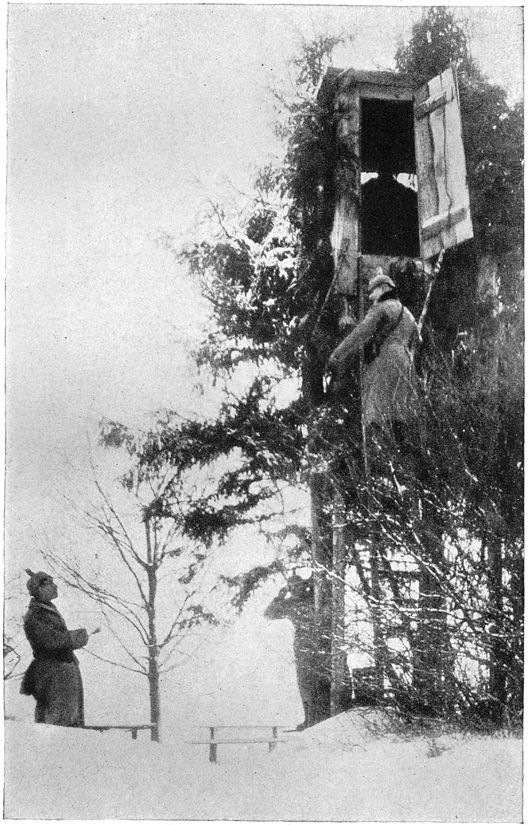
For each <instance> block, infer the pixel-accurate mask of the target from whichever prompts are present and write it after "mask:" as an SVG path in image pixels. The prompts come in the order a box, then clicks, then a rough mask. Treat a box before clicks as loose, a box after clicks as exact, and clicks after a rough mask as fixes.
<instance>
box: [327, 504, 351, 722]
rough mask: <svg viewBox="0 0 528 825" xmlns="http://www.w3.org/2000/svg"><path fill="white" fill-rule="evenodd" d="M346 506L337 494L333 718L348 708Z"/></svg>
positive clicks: (331, 691)
mask: <svg viewBox="0 0 528 825" xmlns="http://www.w3.org/2000/svg"><path fill="white" fill-rule="evenodd" d="M345 527H346V524H345V505H344V501H343V497H342V496H341V494H340V493H336V494H335V505H334V543H333V564H332V569H333V573H334V576H333V579H332V642H331V645H332V646H331V655H332V681H331V689H330V712H331V714H332V716H335V715H336V714H337V713H341V712H342V711H343V710H346V708H347V707H348V705H349V699H350V690H351V686H350V684H349V679H348V678H347V655H346V647H345V574H346V544H345Z"/></svg>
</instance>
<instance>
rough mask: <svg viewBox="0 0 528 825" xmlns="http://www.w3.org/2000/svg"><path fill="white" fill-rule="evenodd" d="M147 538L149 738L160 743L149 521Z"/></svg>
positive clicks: (153, 567)
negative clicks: (150, 727) (150, 729)
mask: <svg viewBox="0 0 528 825" xmlns="http://www.w3.org/2000/svg"><path fill="white" fill-rule="evenodd" d="M145 533H146V538H147V577H148V608H147V611H148V683H149V700H150V723H151V725H153V726H154V727H153V728H152V731H151V734H150V738H151V739H152V741H153V742H159V741H160V722H161V704H160V685H159V668H158V657H159V648H158V639H157V634H156V591H157V586H158V581H157V567H156V539H154V548H153V546H152V536H151V525H150V521H145Z"/></svg>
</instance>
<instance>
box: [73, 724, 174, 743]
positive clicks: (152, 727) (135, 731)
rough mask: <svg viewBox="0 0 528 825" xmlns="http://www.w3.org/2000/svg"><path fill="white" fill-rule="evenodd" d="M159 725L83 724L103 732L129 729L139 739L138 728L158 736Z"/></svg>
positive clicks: (88, 728)
mask: <svg viewBox="0 0 528 825" xmlns="http://www.w3.org/2000/svg"><path fill="white" fill-rule="evenodd" d="M157 727H158V726H157V725H83V729H84V730H98V731H100V732H101V733H103V732H104V731H105V730H128V731H130V733H131V734H132V739H137V735H138V730H149V731H151V732H152V733H156V736H157ZM156 741H157V739H156Z"/></svg>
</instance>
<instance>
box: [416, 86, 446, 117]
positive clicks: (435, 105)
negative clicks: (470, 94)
mask: <svg viewBox="0 0 528 825" xmlns="http://www.w3.org/2000/svg"><path fill="white" fill-rule="evenodd" d="M452 99H453V91H452V90H451V93H450V96H449V100H452ZM447 102H448V92H447V91H443V92H442V93H441V94H440V95H438V96H437V97H433V98H430V99H429V100H426V101H424V103H420V105H419V106H415V107H414V117H415V118H416V120H420V118H422V117H425V116H426V115H428V114H430V113H431V112H434V110H435V109H439V108H440V107H441V106H445V105H446V104H447Z"/></svg>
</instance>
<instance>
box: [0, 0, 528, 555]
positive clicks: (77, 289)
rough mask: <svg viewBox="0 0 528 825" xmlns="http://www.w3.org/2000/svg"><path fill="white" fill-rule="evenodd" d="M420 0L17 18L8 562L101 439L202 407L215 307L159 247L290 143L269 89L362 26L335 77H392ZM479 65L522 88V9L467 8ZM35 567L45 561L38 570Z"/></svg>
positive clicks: (13, 19) (10, 220)
mask: <svg viewBox="0 0 528 825" xmlns="http://www.w3.org/2000/svg"><path fill="white" fill-rule="evenodd" d="M421 13H422V9H421V7H405V8H404V7H401V6H400V7H396V6H341V7H337V6H300V5H289V6H249V5H247V6H219V5H209V6H208V5H194V6H193V5H178V4H164V5H117V4H116V5H70V4H22V3H13V4H10V6H9V20H8V146H7V148H8V180H7V198H8V200H7V426H8V443H7V551H6V553H7V555H6V559H7V566H8V570H10V571H14V570H16V569H18V567H20V566H21V567H25V566H27V564H30V563H35V552H36V548H37V547H38V544H39V541H40V540H41V538H42V536H44V535H48V536H50V538H51V540H52V541H53V540H54V537H55V535H54V531H56V530H57V522H56V518H55V516H56V509H55V507H56V505H55V501H56V498H55V491H56V490H57V489H60V488H61V485H64V479H65V478H66V471H65V468H64V459H65V458H67V459H68V460H69V461H70V462H73V464H74V465H77V464H78V465H79V466H80V465H81V464H82V462H83V460H84V455H85V452H86V433H87V432H88V434H89V435H90V436H91V437H94V435H95V432H96V423H97V421H98V420H99V419H100V418H101V416H103V415H105V416H108V417H117V418H119V419H121V420H123V421H124V422H125V423H135V422H137V421H138V420H140V419H141V416H142V415H143V414H144V413H146V412H148V411H151V410H154V409H156V408H159V407H163V406H170V407H172V408H181V409H182V410H183V411H189V410H191V409H192V408H193V407H195V408H197V407H199V405H200V404H201V403H203V402H202V401H200V399H199V398H197V397H196V396H193V393H192V384H193V377H192V375H191V373H190V371H189V366H188V363H187V362H186V352H187V351H188V350H189V348H190V346H191V345H192V344H193V343H196V341H197V340H198V339H199V335H200V325H201V322H202V319H203V306H202V305H201V303H200V300H199V297H198V295H197V293H196V291H195V290H194V288H193V286H192V285H191V284H190V283H189V281H188V279H187V278H186V276H185V273H183V272H181V271H179V270H178V268H177V266H176V264H175V261H174V259H173V256H172V254H171V252H170V251H169V250H168V249H167V248H166V246H165V245H164V244H163V243H162V242H161V239H162V238H164V237H165V236H166V235H170V236H173V237H175V238H176V240H179V239H182V238H184V237H189V236H190V235H191V233H192V226H193V224H194V220H195V215H196V214H197V213H199V212H200V210H201V209H202V208H203V205H204V202H205V201H206V199H207V197H221V193H222V191H229V194H230V196H231V195H232V193H233V191H234V188H236V187H238V188H243V189H246V188H247V187H248V186H249V182H250V180H251V176H252V174H253V172H254V170H255V169H256V167H257V166H259V165H260V164H262V163H263V162H265V161H266V160H267V159H269V157H271V156H272V155H273V154H274V153H275V151H276V149H277V146H276V143H275V138H274V137H273V133H272V129H271V123H272V121H273V107H272V101H271V96H270V94H269V91H268V88H269V86H270V85H272V84H274V83H277V82H282V81H283V80H284V79H285V78H286V76H287V68H286V63H287V60H288V59H289V58H291V57H292V56H293V55H294V54H295V52H296V48H297V44H298V42H299V39H300V36H301V35H302V36H305V37H308V38H309V37H311V36H313V35H314V34H315V33H319V32H321V31H323V32H328V33H335V32H340V31H342V30H344V31H346V32H348V33H350V34H355V40H354V44H353V46H352V49H351V50H348V51H347V52H343V53H342V54H341V55H340V58H341V59H340V61H338V65H343V66H350V65H354V66H355V67H357V68H367V69H368V68H380V67H381V68H391V67H392V57H393V54H394V51H395V48H396V44H397V41H398V39H399V38H400V37H403V38H404V39H405V38H407V37H408V35H409V32H410V29H411V25H412V23H413V22H414V21H415V20H416V19H418V17H419V15H420V14H421ZM457 13H459V14H460V15H461V16H464V17H465V18H467V19H468V22H469V31H470V34H471V37H472V52H473V55H474V56H475V57H476V58H477V59H478V60H479V61H480V63H481V65H482V67H483V69H484V70H485V72H486V73H487V74H488V75H489V77H490V79H492V80H493V81H495V82H498V83H501V84H502V85H504V86H505V87H506V88H507V89H508V92H509V94H510V98H511V99H512V100H517V99H519V98H520V97H521V95H522V7H520V6H515V7H504V6H503V7H497V6H490V7H482V6H481V7H471V8H469V7H468V8H464V9H460V10H459V11H458V12H457ZM36 563H37V564H38V560H37V561H36Z"/></svg>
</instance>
